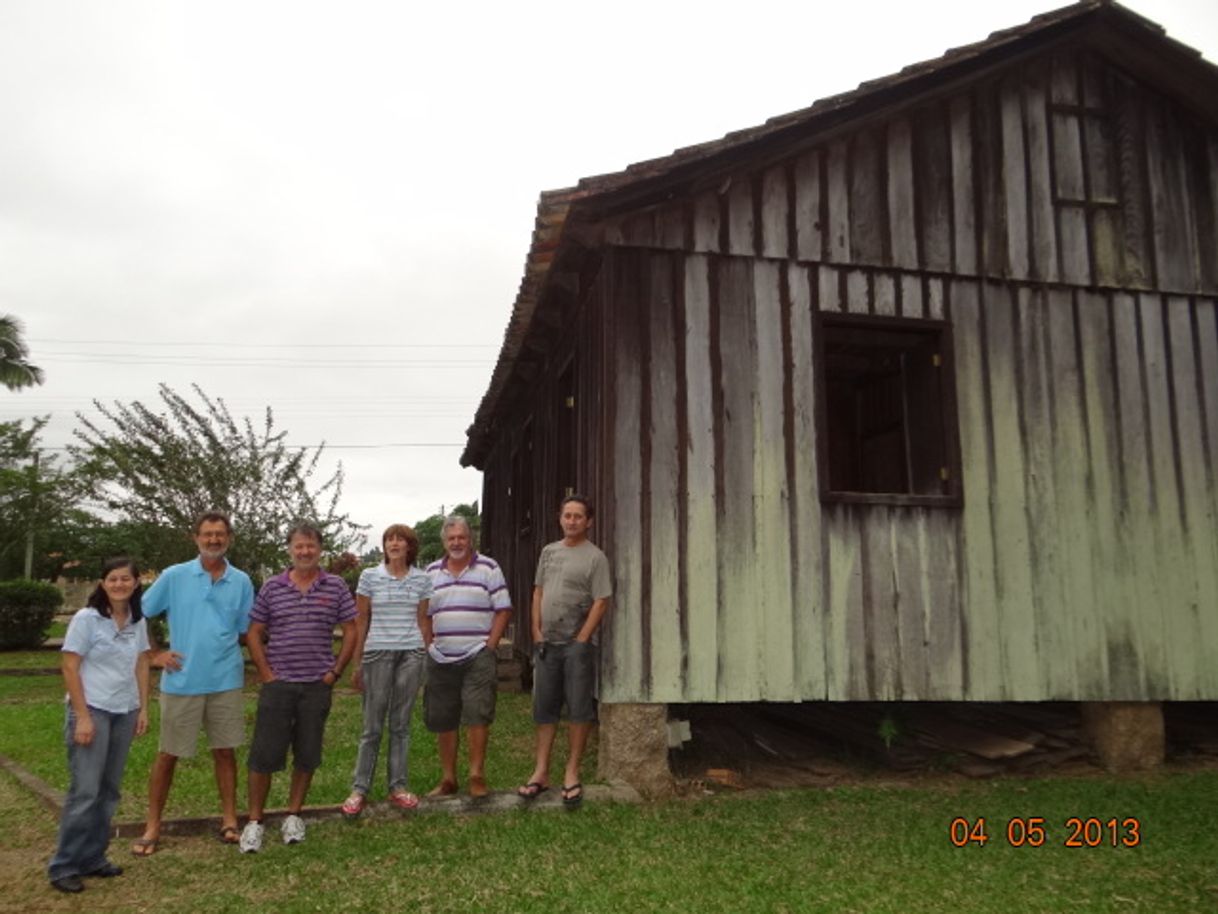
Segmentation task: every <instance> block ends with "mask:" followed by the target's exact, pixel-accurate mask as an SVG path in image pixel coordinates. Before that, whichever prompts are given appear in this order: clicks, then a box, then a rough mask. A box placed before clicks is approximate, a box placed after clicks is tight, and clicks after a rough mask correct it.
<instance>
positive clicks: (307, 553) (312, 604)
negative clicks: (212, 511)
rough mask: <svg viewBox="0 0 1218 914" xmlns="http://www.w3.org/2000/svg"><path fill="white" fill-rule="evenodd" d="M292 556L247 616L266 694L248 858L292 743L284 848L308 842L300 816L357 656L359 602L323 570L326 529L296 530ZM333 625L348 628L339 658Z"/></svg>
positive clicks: (252, 780) (252, 781) (244, 835)
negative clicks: (337, 690) (335, 697)
mask: <svg viewBox="0 0 1218 914" xmlns="http://www.w3.org/2000/svg"><path fill="white" fill-rule="evenodd" d="M288 552H289V553H290V554H291V556H292V567H291V568H289V569H288V570H287V571H285V572H284V573H283V574H280V575H276V576H275V577H273V578H271V579H270V580H269V581H267V582H266V583H265V584H263V585H262V589H261V590H260V591H258V596H257V597H256V598H255V600H254V608H253V609H252V610H250V630H249V636H248V638H247V641H248V645H249V651H250V659H251V660H253V661H254V665H255V666H256V667H257V668H258V676H259V677H260V678H261V680H262V689H261V690H260V691H259V693H258V716H257V717H256V718H255V720H254V740H253V744H252V745H251V746H250V755H249V799H250V810H249V812H250V814H249V822H248V824H246V826H245V829H244V830H243V831H242V832H241V843H240V846H241V852H242V853H243V854H249V853H255V852H257V851H259V850H261V849H262V831H263V829H262V813H263V808H264V807H265V805H266V797H267V794H268V793H269V792H270V789H271V775H272V774H273V773H274V772H276V771H282V770H283V769H284V766H285V765H286V763H287V757H288V746H289V745H291V747H292V785H291V788H290V789H289V791H288V815H287V817H286V818H285V819H284V820H283V827H282V832H283V843H284V844H297V843H299V842H301V841H303V840H304V836H305V825H304V820H303V819H301V818H300V810H301V808H302V807H303V806H304V801H305V797H306V796H307V795H308V792H309V785H310V784H311V783H312V781H313V772H314V771H315V770H317V768H318V767H319V766H320V765H321V744H322V734H323V733H324V732H325V727H326V718H327V717H328V716H329V714H330V699H331V690H332V689H333V688H334V684H335V683H336V682H338V680H339V678H340V677H341V676H342V674H343V670H344V669H345V668H346V666H347V663H348V661H350V659H351V655H352V653H354V651H355V640H356V638H355V616H356V612H355V600H354V599H353V598H352V596H351V591H350V590H349V589H348V588H347V583H346V582H345V581H344V580H343V579H342V578H340V577H339V576H338V575H334V574H327V573H326V572H324V571H322V570H321V531H319V530H318V529H317V528H316V527H311V526H309V525H308V524H298V525H297V526H295V527H293V528H292V530H291V532H290V533H289V534H288ZM336 625H341V626H342V630H343V644H342V648H341V649H340V650H339V654H338V658H337V659H335V657H334V647H333V639H334V626H336ZM264 636H265V638H266V644H263V638H264Z"/></svg>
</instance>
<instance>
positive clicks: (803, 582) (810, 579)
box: [788, 268, 827, 699]
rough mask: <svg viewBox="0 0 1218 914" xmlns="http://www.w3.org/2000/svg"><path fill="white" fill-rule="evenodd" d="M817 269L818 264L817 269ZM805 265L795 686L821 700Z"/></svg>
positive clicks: (796, 484) (798, 326)
mask: <svg viewBox="0 0 1218 914" xmlns="http://www.w3.org/2000/svg"><path fill="white" fill-rule="evenodd" d="M813 269H814V268H813ZM815 281H816V280H815V277H814V275H809V271H808V270H806V269H803V268H793V269H792V270H791V271H790V275H789V281H788V285H789V287H790V290H791V320H790V326H791V388H792V394H793V397H792V400H793V403H792V406H793V410H794V416H793V423H792V434H793V436H794V458H795V460H794V470H795V472H794V481H793V483H792V488H793V492H792V496H793V502H794V508H793V510H794V521H795V522H794V524H793V525H792V529H793V530H794V536H795V542H794V544H793V547H794V548H793V549H792V555H793V556H794V558H793V560H792V561H793V564H794V579H793V581H794V601H795V642H796V644H797V645H799V649H798V651H797V653H796V657H795V687H796V690H797V692H798V694H799V695H800V697H802V698H806V699H814V698H819V699H823V698H825V697H826V694H827V691H826V683H825V632H826V631H827V628H826V626H825V610H824V601H823V590H822V572H821V508H820V487H819V482H818V479H817V467H816V439H815V431H814V430H815V427H816V421H815V412H814V409H815V406H814V404H815V391H816V375H815V371H814V363H813V351H812V294H811V289H812V283H813V282H815Z"/></svg>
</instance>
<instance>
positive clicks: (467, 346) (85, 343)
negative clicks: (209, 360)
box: [27, 336, 500, 349]
mask: <svg viewBox="0 0 1218 914" xmlns="http://www.w3.org/2000/svg"><path fill="white" fill-rule="evenodd" d="M27 341H28V342H30V343H39V344H42V343H69V344H72V345H81V346H198V347H201V348H206V347H211V348H218V349H498V348H499V345H500V344H499V343H236V342H233V343H230V342H222V343H204V342H199V341H198V340H189V341H188V340H131V339H124V340H73V339H66V338H64V337H49V336H44V337H29V338H28V340H27Z"/></svg>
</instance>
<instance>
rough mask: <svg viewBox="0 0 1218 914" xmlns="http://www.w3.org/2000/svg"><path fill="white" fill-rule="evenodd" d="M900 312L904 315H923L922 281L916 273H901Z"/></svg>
mask: <svg viewBox="0 0 1218 914" xmlns="http://www.w3.org/2000/svg"><path fill="white" fill-rule="evenodd" d="M901 314H903V315H904V316H905V317H923V316H924V314H925V312H924V310H923V305H922V281H921V280H920V279H919V278H918V276H917V275H916V274H910V273H902V274H901Z"/></svg>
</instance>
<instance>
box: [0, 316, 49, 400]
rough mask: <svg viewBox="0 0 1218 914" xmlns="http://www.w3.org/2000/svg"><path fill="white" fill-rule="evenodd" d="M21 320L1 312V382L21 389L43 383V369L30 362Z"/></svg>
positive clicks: (6, 385)
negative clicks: (22, 335)
mask: <svg viewBox="0 0 1218 914" xmlns="http://www.w3.org/2000/svg"><path fill="white" fill-rule="evenodd" d="M22 332H23V328H22V326H21V321H19V320H17V318H15V317H13V316H12V315H11V314H0V384H3V385H4V386H5V387H7V388H8V389H9V390H20V389H21V388H22V387H32V386H33V385H35V384H41V383H42V378H43V374H42V369H41V368H39V367H37V366H36V365H31V364H30V362H29V358H30V350H29V347H28V346H26V345H25V340H23V339H22V338H21V334H22Z"/></svg>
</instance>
